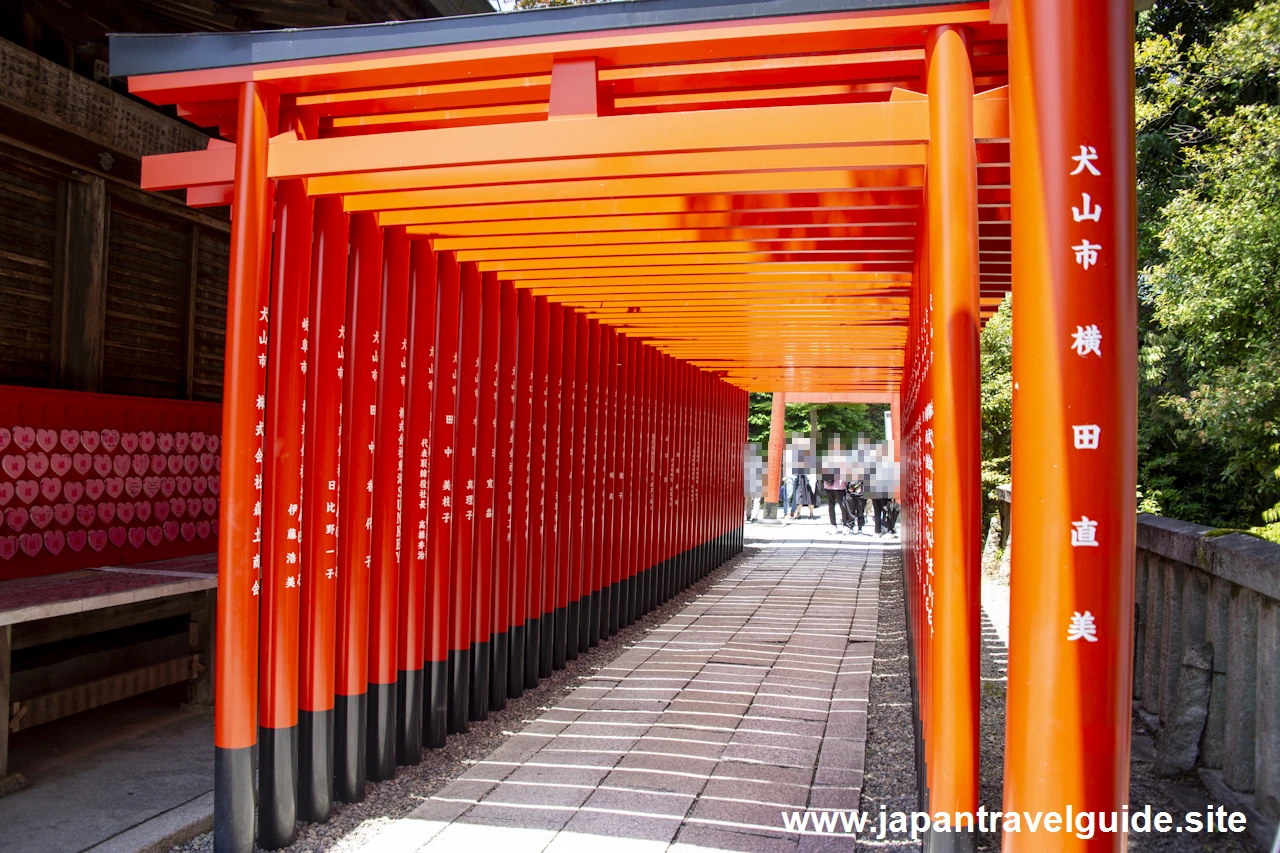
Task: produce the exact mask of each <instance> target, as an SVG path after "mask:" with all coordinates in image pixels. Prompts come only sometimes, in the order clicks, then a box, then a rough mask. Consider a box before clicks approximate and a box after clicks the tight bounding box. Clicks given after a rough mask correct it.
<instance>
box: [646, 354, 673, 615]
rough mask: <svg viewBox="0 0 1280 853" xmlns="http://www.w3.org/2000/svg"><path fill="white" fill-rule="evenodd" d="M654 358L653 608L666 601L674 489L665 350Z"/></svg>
mask: <svg viewBox="0 0 1280 853" xmlns="http://www.w3.org/2000/svg"><path fill="white" fill-rule="evenodd" d="M652 358H653V375H652V377H651V378H650V382H649V384H650V391H649V396H650V398H651V399H652V401H653V425H652V426H651V427H650V428H649V435H650V445H649V456H650V458H649V465H650V470H651V471H652V472H653V489H652V490H651V492H650V495H649V515H650V518H651V519H652V524H653V527H652V530H651V531H650V536H651V538H652V540H651V542H650V548H651V551H652V553H651V556H650V558H649V560H650V565H651V566H652V568H651V569H650V571H652V572H653V601H652V604H651V605H650V609H652V608H653V607H657V606H658V605H660V604H662V602H664V601H665V600H666V590H667V587H666V575H667V572H666V563H665V560H664V558H665V556H666V531H667V519H665V518H663V513H662V506H663V504H664V503H669V502H670V499H671V494H670V491H669V490H668V489H667V482H666V478H667V473H668V465H670V463H671V459H670V457H668V456H667V454H666V447H665V445H664V443H663V438H664V437H665V436H664V433H663V427H664V425H665V420H664V418H663V415H664V414H665V411H664V405H665V403H666V383H667V374H666V357H665V356H664V355H662V353H660V352H658V351H657V350H654V352H653V354H652Z"/></svg>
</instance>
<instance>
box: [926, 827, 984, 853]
mask: <svg viewBox="0 0 1280 853" xmlns="http://www.w3.org/2000/svg"><path fill="white" fill-rule="evenodd" d="M977 849H978V837H977V835H976V834H975V833H974V831H973V830H971V829H961V830H955V831H952V832H934V831H932V830H930V831H929V832H928V834H926V835H925V837H924V853H974V851H975V850H977Z"/></svg>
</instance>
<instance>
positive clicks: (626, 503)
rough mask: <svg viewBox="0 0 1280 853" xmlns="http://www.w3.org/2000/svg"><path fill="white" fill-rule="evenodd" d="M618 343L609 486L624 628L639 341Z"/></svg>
mask: <svg viewBox="0 0 1280 853" xmlns="http://www.w3.org/2000/svg"><path fill="white" fill-rule="evenodd" d="M618 342H620V343H621V345H622V360H621V362H620V365H621V382H620V384H618V391H620V393H618V430H620V433H621V435H622V444H621V447H620V448H618V476H617V482H616V483H614V485H613V493H614V496H616V497H614V502H616V503H617V512H616V514H614V515H616V516H617V520H618V538H617V543H618V547H617V558H618V573H620V576H621V578H622V593H621V596H620V602H618V628H620V629H622V628H626V626H627V625H630V624H631V622H632V621H635V617H636V579H635V573H636V567H637V565H639V564H637V561H636V548H635V544H636V535H635V534H636V528H635V519H636V515H637V511H639V508H640V496H639V493H637V491H639V484H637V482H636V476H635V474H636V470H637V467H636V456H637V451H636V438H635V437H636V416H635V409H634V406H635V393H636V375H637V374H639V357H637V352H639V347H640V345H639V343H637V342H635V341H632V339H631V338H628V337H626V336H622V334H620V336H618Z"/></svg>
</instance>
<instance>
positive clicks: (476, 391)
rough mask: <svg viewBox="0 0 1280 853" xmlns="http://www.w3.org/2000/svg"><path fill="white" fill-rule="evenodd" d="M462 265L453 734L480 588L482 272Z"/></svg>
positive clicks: (464, 717)
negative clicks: (478, 483) (477, 550)
mask: <svg viewBox="0 0 1280 853" xmlns="http://www.w3.org/2000/svg"><path fill="white" fill-rule="evenodd" d="M460 266H461V270H462V289H461V299H462V302H461V313H460V316H459V326H458V362H457V373H458V379H457V382H458V395H457V403H456V405H455V407H454V423H455V425H456V427H455V429H456V435H457V438H456V440H455V442H454V455H453V499H454V506H453V510H454V512H453V530H454V533H453V536H454V544H453V574H452V580H451V582H452V584H453V601H452V604H451V605H450V616H449V619H450V625H451V636H450V644H449V655H450V658H451V661H452V662H451V664H450V667H449V733H450V734H452V733H454V732H465V731H466V730H467V723H468V722H469V720H470V716H471V657H472V654H473V652H474V649H473V647H472V635H473V631H474V629H473V627H472V617H473V615H474V613H473V610H474V605H473V602H472V596H473V593H474V591H475V588H476V571H477V568H476V565H475V546H476V454H477V448H476V439H477V438H478V436H479V432H478V428H479V423H478V421H479V417H478V414H479V403H480V297H481V290H480V271H479V269H478V268H477V266H476V264H475V263H474V262H467V263H463V264H461V265H460Z"/></svg>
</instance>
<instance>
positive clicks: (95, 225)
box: [0, 41, 228, 400]
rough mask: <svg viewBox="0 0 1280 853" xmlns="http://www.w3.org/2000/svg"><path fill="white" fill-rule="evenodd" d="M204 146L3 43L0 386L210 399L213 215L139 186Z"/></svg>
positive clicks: (213, 380) (218, 238) (221, 289)
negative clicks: (145, 171)
mask: <svg viewBox="0 0 1280 853" xmlns="http://www.w3.org/2000/svg"><path fill="white" fill-rule="evenodd" d="M206 144H207V137H205V136H204V135H203V134H201V133H200V132H199V131H197V130H195V129H194V128H191V127H188V126H187V125H184V124H181V123H180V122H176V121H173V120H171V119H169V118H166V117H165V116H163V115H161V114H159V113H156V112H154V111H152V110H150V109H148V108H146V107H144V106H142V105H140V104H137V103H135V102H133V101H131V100H130V99H128V98H125V97H123V96H121V95H118V94H116V93H114V92H112V91H111V90H109V89H107V88H105V87H103V86H100V85H98V84H96V83H93V82H92V81H90V80H88V79H86V78H84V77H80V76H78V75H76V74H74V73H72V72H70V71H68V70H67V69H65V68H60V67H58V66H57V65H54V64H53V63H51V62H49V61H47V60H45V59H42V58H40V57H39V56H36V55H35V54H33V53H30V52H28V51H26V50H24V49H22V48H21V47H18V46H17V45H14V44H11V43H9V42H5V41H0V383H3V384H13V385H29V386H37V387H49V388H66V389H73V390H81V391H104V392H108V393H120V394H137V395H143V396H152V397H168V398H176V399H194V400H220V399H221V397H222V346H223V327H224V314H225V310H226V307H225V306H226V281H227V271H226V266H227V230H228V226H227V222H226V218H225V216H223V217H219V216H217V215H216V214H215V215H211V214H209V213H205V212H201V211H196V210H191V209H189V208H187V207H186V206H185V205H184V204H182V203H181V202H180V201H179V200H177V199H168V198H163V197H157V196H154V195H151V194H148V193H143V192H142V191H141V190H139V189H138V177H139V174H140V168H141V167H140V158H141V157H142V156H144V155H146V154H152V153H159V152H162V151H182V150H192V149H196V148H201V147H203V146H204V145H206Z"/></svg>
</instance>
